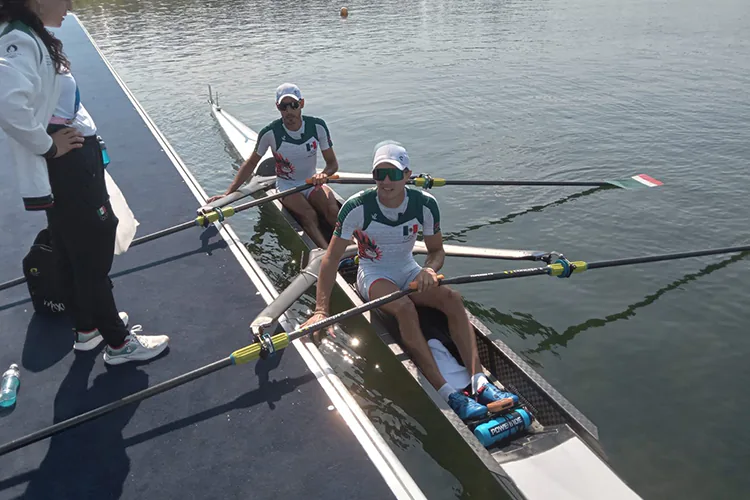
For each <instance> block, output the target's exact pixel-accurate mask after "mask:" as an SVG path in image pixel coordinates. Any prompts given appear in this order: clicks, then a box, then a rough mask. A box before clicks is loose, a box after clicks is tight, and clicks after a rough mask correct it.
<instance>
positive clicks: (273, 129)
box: [208, 83, 339, 248]
mask: <svg viewBox="0 0 750 500" xmlns="http://www.w3.org/2000/svg"><path fill="white" fill-rule="evenodd" d="M304 107H305V100H304V99H303V97H302V92H300V89H299V87H297V86H296V85H294V84H292V83H284V84H281V85H280V86H279V87H278V88H277V89H276V108H277V109H278V110H279V113H281V118H280V119H277V120H275V121H273V122H272V123H270V124H269V125H267V126H266V127H265V128H263V129H262V130H261V131H260V133H259V134H258V140H257V142H256V143H255V150H254V151H253V152H252V154H251V155H250V157H249V158H248V159H247V160H246V161H245V162H244V163H243V164H242V166H241V167H240V169H239V171H238V172H237V175H236V176H235V177H234V180H233V181H232V183H231V184H230V185H229V188H228V189H227V190H226V192H225V193H224V194H221V195H217V196H213V197H211V198H209V199H208V203H211V202H213V201H216V200H218V199H220V198H223V197H224V196H226V195H228V194H231V193H233V192H235V191H237V190H238V189H239V188H240V187H241V186H242V185H243V184H244V183H245V182H246V181H247V180H248V179H249V178H250V177H251V176H252V174H253V172H254V171H255V168H256V166H257V165H258V162H259V161H260V159H261V158H262V157H263V155H264V154H265V153H266V151H267V150H268V148H271V152H272V153H273V156H274V158H275V159H276V189H277V190H278V191H285V190H287V189H291V188H294V187H297V186H299V185H301V184H305V182H306V180H307V179H309V178H311V179H312V182H313V186H311V187H310V189H307V190H305V191H303V192H301V193H294V194H291V195H289V196H286V197H284V198H283V199H282V201H281V202H282V203H283V204H284V206H285V207H286V208H287V209H288V210H289V211H290V212H291V213H292V214H294V216H295V218H296V219H297V220H298V221H299V222H300V224H301V225H302V228H303V229H304V230H305V232H307V234H309V235H310V237H311V238H312V239H313V241H314V242H315V243H316V244H317V245H318V246H319V247H320V248H327V247H328V240H327V239H326V238H325V237H324V236H323V232H322V231H321V228H320V225H319V222H318V220H319V219H318V214H320V216H321V217H322V218H323V219H324V220H325V221H327V222H328V223H329V224H330V226H331V227H333V225H334V224H335V223H336V217H337V215H338V211H339V207H338V204H337V203H336V197H335V195H334V193H333V191H331V189H330V188H329V187H328V186H326V185H325V184H324V183H325V182H326V178H327V177H328V176H330V175H333V174H334V173H335V172H336V171H338V169H339V165H338V161H337V160H336V154H335V153H334V152H333V141H332V140H331V135H330V133H329V131H328V126H327V125H326V123H325V122H324V121H323V120H322V119H320V118H316V117H313V116H302V109H303V108H304ZM318 150H320V152H321V153H322V155H323V159H324V160H325V162H326V166H325V168H324V169H323V171H322V172H320V173H316V165H317V160H318Z"/></svg>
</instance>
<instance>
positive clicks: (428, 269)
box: [414, 233, 445, 292]
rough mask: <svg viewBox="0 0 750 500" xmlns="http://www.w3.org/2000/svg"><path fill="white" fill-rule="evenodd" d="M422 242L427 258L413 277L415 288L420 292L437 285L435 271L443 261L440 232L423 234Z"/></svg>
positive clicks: (441, 265)
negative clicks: (425, 248)
mask: <svg viewBox="0 0 750 500" xmlns="http://www.w3.org/2000/svg"><path fill="white" fill-rule="evenodd" d="M424 244H425V246H426V247H427V258H426V259H425V261H424V266H422V270H421V271H420V272H419V274H418V275H417V277H416V278H414V281H416V282H417V290H418V291H420V292H423V291H425V290H428V289H430V288H432V287H434V286H437V285H438V275H437V271H439V270H440V268H442V267H443V263H444V262H445V249H444V248H443V235H442V233H435V234H433V235H431V236H425V237H424Z"/></svg>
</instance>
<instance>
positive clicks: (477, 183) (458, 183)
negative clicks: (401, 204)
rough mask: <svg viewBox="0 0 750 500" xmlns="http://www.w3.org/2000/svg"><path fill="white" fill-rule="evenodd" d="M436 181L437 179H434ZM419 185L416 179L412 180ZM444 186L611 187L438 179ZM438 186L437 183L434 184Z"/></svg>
mask: <svg viewBox="0 0 750 500" xmlns="http://www.w3.org/2000/svg"><path fill="white" fill-rule="evenodd" d="M435 180H438V179H435ZM414 181H415V182H414V183H415V184H417V185H419V182H418V179H415V180H414ZM440 182H441V185H445V186H598V187H604V186H611V184H610V183H609V182H598V181H503V180H497V181H491V180H471V179H440ZM435 185H436V186H437V185H438V184H437V183H436V184H435Z"/></svg>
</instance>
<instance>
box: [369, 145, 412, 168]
mask: <svg viewBox="0 0 750 500" xmlns="http://www.w3.org/2000/svg"><path fill="white" fill-rule="evenodd" d="M381 144H382V145H379V147H378V148H377V149H376V150H375V157H374V158H373V160H372V169H373V170H375V167H377V166H378V165H380V164H381V163H390V164H391V165H393V166H394V167H397V168H398V169H399V170H409V153H407V152H406V149H404V147H403V146H402V145H401V144H399V143H397V142H386V143H381Z"/></svg>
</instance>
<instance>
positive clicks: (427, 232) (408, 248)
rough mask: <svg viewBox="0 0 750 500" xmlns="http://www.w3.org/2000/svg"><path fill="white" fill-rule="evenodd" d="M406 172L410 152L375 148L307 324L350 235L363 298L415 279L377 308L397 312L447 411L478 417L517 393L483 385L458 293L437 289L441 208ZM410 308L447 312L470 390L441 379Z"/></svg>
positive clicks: (322, 312)
mask: <svg viewBox="0 0 750 500" xmlns="http://www.w3.org/2000/svg"><path fill="white" fill-rule="evenodd" d="M410 174H411V171H410V169H409V155H408V153H407V151H406V149H404V148H403V146H401V145H400V144H398V143H395V142H385V143H381V144H379V145H378V146H377V147H376V151H375V156H374V159H373V163H372V176H373V178H374V179H375V187H374V188H370V189H367V190H364V191H361V192H359V193H357V194H355V195H354V196H352V197H351V198H349V199H348V200H347V201H346V203H344V205H343V206H342V207H341V210H340V211H339V213H338V218H337V221H336V224H335V226H334V233H333V237H332V238H331V242H330V245H329V247H328V249H327V252H326V255H325V256H324V257H323V260H322V265H321V268H320V275H319V277H318V284H317V291H316V309H315V311H314V313H313V315H312V317H311V318H310V319H308V320H307V321H306V322H305V325H309V324H312V323H315V322H318V321H321V320H323V319H324V318H325V317H327V316H328V314H329V304H330V296H331V290H332V289H333V285H334V282H335V279H336V272H337V269H338V265H339V261H340V260H341V257H342V256H343V254H344V252H345V250H346V248H347V246H348V245H349V244H350V243H351V240H352V238H354V239H356V241H357V246H358V254H359V269H358V271H357V291H358V292H359V294H360V295H361V296H362V297H363V298H364V299H365V300H375V299H377V298H379V297H382V296H384V295H387V294H389V293H392V292H395V291H397V290H399V289H401V290H403V289H406V288H408V287H409V284H410V283H411V282H416V284H417V290H418V291H417V292H415V293H412V294H410V295H408V296H406V297H402V298H400V299H398V300H396V301H394V302H390V303H388V304H385V305H383V306H382V310H383V311H385V312H386V313H388V314H391V315H393V316H395V317H396V320H397V322H398V326H399V329H400V331H401V335H402V339H403V343H404V346H405V347H406V349H407V350H408V351H409V352H410V354H411V356H412V358H413V359H414V361H415V362H416V364H417V365H418V366H419V368H420V369H421V370H422V372H423V373H424V375H425V377H427V380H429V382H430V383H431V384H432V386H433V387H434V388H435V389H436V390H437V391H438V393H439V394H440V396H441V397H443V398H444V399H445V400H446V402H447V403H448V405H449V406H450V407H451V408H452V409H453V411H455V412H456V413H457V414H458V415H459V417H461V419H463V420H474V419H479V418H483V417H485V416H487V413H488V405H489V406H490V407H491V408H493V407H494V408H507V407H510V406H513V405H514V404H515V403H517V402H518V397H517V396H516V395H515V394H512V393H509V392H505V391H501V390H500V389H499V388H498V387H496V386H495V385H493V384H491V383H489V381H488V380H487V378H486V377H485V375H484V373H483V371H482V365H481V363H480V361H479V356H478V354H477V342H476V337H475V335H474V332H473V329H472V326H471V323H470V322H469V318H468V316H467V315H466V310H465V309H464V305H463V301H462V299H461V295H460V294H459V293H458V292H457V291H455V290H453V289H451V288H448V287H447V286H438V277H437V271H439V270H440V268H441V267H442V266H443V262H444V260H445V251H444V249H443V237H442V234H441V232H440V210H439V208H438V203H437V200H436V199H435V197H433V196H432V195H430V194H428V193H426V192H425V191H422V190H418V189H409V188H407V187H406V183H407V181H408V180H409V178H410ZM419 230H421V231H422V234H423V235H424V243H425V245H426V247H427V251H428V254H427V258H426V259H425V265H424V266H423V267H422V266H420V265H419V264H418V263H417V262H416V260H414V256H413V254H412V251H413V249H414V244H415V242H416V240H417V233H418V231H419ZM415 306H427V307H432V308H434V309H438V310H441V311H443V312H444V313H445V314H446V316H447V318H448V327H449V330H450V335H451V337H452V338H453V341H454V343H455V344H456V346H457V348H458V351H459V354H460V356H461V359H462V360H464V362H465V366H466V368H467V370H468V371H469V374H470V375H471V384H470V385H469V386H468V387H466V388H464V387H452V386H451V385H450V384H448V383H447V382H446V380H445V378H444V377H443V374H442V373H441V371H440V369H439V368H438V364H437V363H436V361H435V358H434V356H433V354H432V352H431V350H430V348H429V346H428V344H427V341H426V340H425V337H424V335H423V333H422V330H421V328H420V324H419V318H418V315H417V309H416V307H415ZM466 361H468V363H466Z"/></svg>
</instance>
